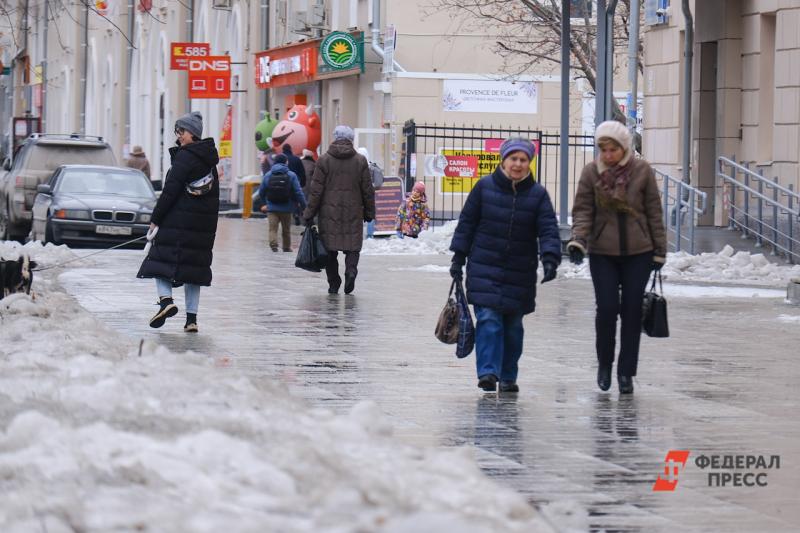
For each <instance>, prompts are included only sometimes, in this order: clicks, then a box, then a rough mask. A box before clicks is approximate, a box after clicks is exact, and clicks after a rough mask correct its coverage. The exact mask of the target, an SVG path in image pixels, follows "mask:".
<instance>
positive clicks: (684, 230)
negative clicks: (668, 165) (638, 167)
mask: <svg viewBox="0 0 800 533" xmlns="http://www.w3.org/2000/svg"><path fill="white" fill-rule="evenodd" d="M656 176H657V177H658V178H660V179H661V206H662V208H663V211H664V228H665V229H666V231H667V244H668V246H669V247H670V248H671V249H672V251H675V252H680V251H681V250H682V249H683V247H684V245H687V246H688V247H689V253H690V254H692V255H694V252H695V246H694V245H695V239H694V236H695V228H696V227H697V223H698V217H699V216H700V215H702V214H704V213H705V212H706V209H707V206H708V198H707V196H708V195H707V194H706V193H704V192H703V191H701V190H700V189H696V188H695V187H692V186H691V185H689V184H687V183H684V182H683V181H682V180H680V179H678V178H673V177H672V176H670V175H669V174H665V173H663V172H661V171H659V170H656Z"/></svg>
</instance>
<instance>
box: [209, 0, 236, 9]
mask: <svg viewBox="0 0 800 533" xmlns="http://www.w3.org/2000/svg"><path fill="white" fill-rule="evenodd" d="M232 3H233V0H213V3H212V4H211V7H213V8H214V9H230V8H231V4H232Z"/></svg>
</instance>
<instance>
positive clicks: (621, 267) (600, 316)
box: [589, 252, 653, 376]
mask: <svg viewBox="0 0 800 533" xmlns="http://www.w3.org/2000/svg"><path fill="white" fill-rule="evenodd" d="M652 264H653V253H652V252H647V253H644V254H637V255H629V256H622V257H620V256H613V255H599V254H589V270H590V271H591V273H592V283H593V284H594V295H595V302H596V305H597V311H596V313H597V314H596V315H595V319H594V327H595V334H596V335H597V337H596V339H595V348H596V350H597V361H598V362H599V363H600V366H611V365H613V364H614V349H615V341H616V336H617V316H618V315H619V316H620V317H621V319H622V329H621V333H620V337H621V338H620V351H619V361H618V363H617V375H620V376H635V375H636V368H637V365H638V363H639V341H640V339H641V336H642V298H643V297H644V291H645V288H646V287H647V280H648V279H649V278H650V273H651V271H652Z"/></svg>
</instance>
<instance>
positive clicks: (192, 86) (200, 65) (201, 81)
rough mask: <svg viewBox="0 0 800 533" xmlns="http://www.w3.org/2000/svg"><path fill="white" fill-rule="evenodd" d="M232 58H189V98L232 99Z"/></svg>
mask: <svg viewBox="0 0 800 533" xmlns="http://www.w3.org/2000/svg"><path fill="white" fill-rule="evenodd" d="M230 96H231V58H230V56H206V57H192V58H189V98H230Z"/></svg>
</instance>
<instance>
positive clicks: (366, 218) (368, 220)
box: [364, 217, 372, 223]
mask: <svg viewBox="0 0 800 533" xmlns="http://www.w3.org/2000/svg"><path fill="white" fill-rule="evenodd" d="M364 222H367V223H369V222H372V219H371V218H368V217H364Z"/></svg>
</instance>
